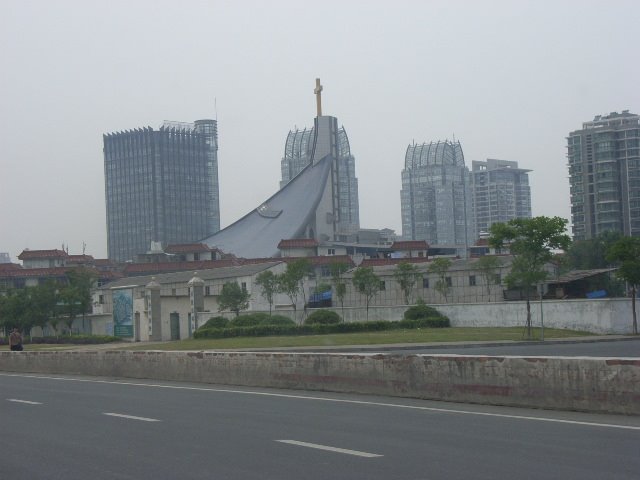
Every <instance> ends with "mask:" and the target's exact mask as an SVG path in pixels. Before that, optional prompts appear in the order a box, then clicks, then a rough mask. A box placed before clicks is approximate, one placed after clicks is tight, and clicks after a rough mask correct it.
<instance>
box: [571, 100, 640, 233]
mask: <svg viewBox="0 0 640 480" xmlns="http://www.w3.org/2000/svg"><path fill="white" fill-rule="evenodd" d="M567 147H568V151H567V158H568V160H569V181H570V185H571V190H570V193H571V220H572V224H573V225H572V229H573V238H574V240H584V239H589V238H593V237H596V236H597V235H599V234H601V233H603V232H607V231H614V232H621V233H622V234H624V235H630V236H638V235H640V116H638V115H635V114H633V113H629V111H628V110H623V111H622V113H617V112H613V113H611V114H609V115H604V116H603V115H598V116H596V117H595V118H594V119H593V121H591V122H585V123H583V124H582V129H581V130H576V131H574V132H571V133H569V136H568V137H567Z"/></svg>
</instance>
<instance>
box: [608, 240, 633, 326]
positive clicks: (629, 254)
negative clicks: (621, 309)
mask: <svg viewBox="0 0 640 480" xmlns="http://www.w3.org/2000/svg"><path fill="white" fill-rule="evenodd" d="M607 260H609V261H611V262H616V263H618V265H619V268H618V271H617V272H616V275H617V276H618V277H619V278H621V279H622V280H624V281H625V282H627V283H628V284H629V286H630V287H631V307H632V311H633V333H634V334H635V335H637V334H638V319H637V315H636V295H637V291H638V285H640V238H638V237H621V238H619V239H618V240H617V241H616V242H615V243H613V244H612V245H611V246H610V247H609V249H608V250H607Z"/></svg>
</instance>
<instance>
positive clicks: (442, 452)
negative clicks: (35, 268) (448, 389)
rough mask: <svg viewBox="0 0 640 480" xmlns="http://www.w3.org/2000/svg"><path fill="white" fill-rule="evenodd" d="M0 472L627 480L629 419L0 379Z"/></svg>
mask: <svg viewBox="0 0 640 480" xmlns="http://www.w3.org/2000/svg"><path fill="white" fill-rule="evenodd" d="M0 413H1V415H2V435H1V436H0V454H1V455H2V460H1V461H0V478H7V479H24V480H26V479H29V480H32V479H64V480H74V479H83V480H85V479H95V480H100V479H109V480H113V479H278V480H281V479H312V480H315V479H318V480H320V479H322V480H326V479H332V480H334V479H374V480H375V479H427V480H438V479H443V480H444V479H446V480H456V479H474V480H476V479H477V480H480V479H488V480H497V479H509V480H512V479H519V480H526V479H562V480H568V479H580V480H589V479H593V480H603V479H607V480H616V479H629V480H630V479H634V480H635V479H638V475H639V472H640V455H638V452H639V447H640V417H625V416H612V415H611V416H610V415H593V414H583V413H576V412H553V411H543V410H526V409H515V408H502V407H488V406H477V405H476V406H473V405H461V404H453V403H441V402H428V401H420V400H411V399H398V398H388V397H373V396H357V395H343V394H328V393H317V392H316V393H314V392H299V391H297V392H294V391H285V390H266V389H246V388H238V387H226V388H224V387H220V386H211V385H198V384H179V383H167V382H162V383H154V382H150V381H148V382H147V381H131V380H129V381H126V380H110V379H91V378H81V377H53V376H44V375H24V374H8V373H0Z"/></svg>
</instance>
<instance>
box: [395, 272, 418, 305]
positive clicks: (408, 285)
mask: <svg viewBox="0 0 640 480" xmlns="http://www.w3.org/2000/svg"><path fill="white" fill-rule="evenodd" d="M393 278H394V279H395V281H396V282H398V285H399V286H400V290H402V296H403V297H404V303H405V305H409V304H410V302H411V294H412V293H413V289H414V287H415V286H416V283H417V282H418V280H419V279H420V278H422V274H421V273H420V271H419V270H418V267H416V266H415V265H414V264H413V263H409V262H404V261H403V262H400V263H398V265H397V266H396V268H395V270H394V271H393Z"/></svg>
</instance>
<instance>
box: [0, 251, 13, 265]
mask: <svg viewBox="0 0 640 480" xmlns="http://www.w3.org/2000/svg"><path fill="white" fill-rule="evenodd" d="M0 263H11V257H10V256H9V254H8V253H7V252H0Z"/></svg>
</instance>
